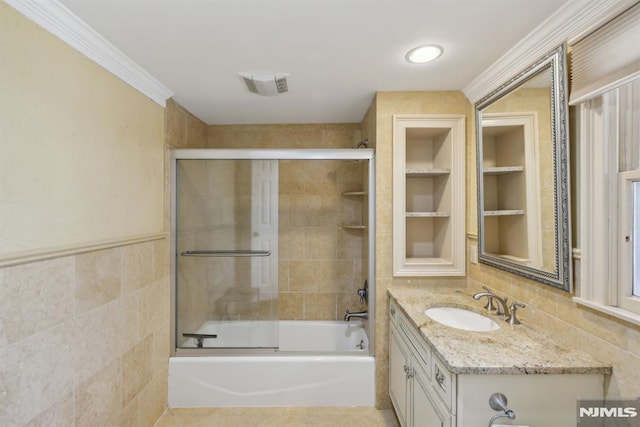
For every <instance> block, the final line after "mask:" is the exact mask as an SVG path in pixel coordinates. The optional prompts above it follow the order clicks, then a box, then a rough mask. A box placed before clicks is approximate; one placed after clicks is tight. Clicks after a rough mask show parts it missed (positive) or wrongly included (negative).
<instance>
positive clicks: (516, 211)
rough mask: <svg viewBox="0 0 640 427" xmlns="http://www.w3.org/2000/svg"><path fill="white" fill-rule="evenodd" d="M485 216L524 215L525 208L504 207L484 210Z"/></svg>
mask: <svg viewBox="0 0 640 427" xmlns="http://www.w3.org/2000/svg"><path fill="white" fill-rule="evenodd" d="M483 213H484V216H513V215H524V210H521V209H511V210H508V209H504V210H498V211H484V212H483Z"/></svg>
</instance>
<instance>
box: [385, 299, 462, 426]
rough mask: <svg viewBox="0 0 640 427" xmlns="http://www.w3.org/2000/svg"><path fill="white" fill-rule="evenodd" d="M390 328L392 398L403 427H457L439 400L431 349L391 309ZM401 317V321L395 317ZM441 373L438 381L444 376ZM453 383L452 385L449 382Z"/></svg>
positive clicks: (390, 385) (452, 417) (390, 383)
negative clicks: (433, 374) (434, 382)
mask: <svg viewBox="0 0 640 427" xmlns="http://www.w3.org/2000/svg"><path fill="white" fill-rule="evenodd" d="M391 309H392V313H393V314H392V320H391V322H390V326H389V395H390V397H391V401H392V402H393V406H394V408H395V410H396V414H397V416H398V419H399V420H400V424H401V425H402V426H403V427H411V426H415V427H419V426H429V427H432V426H433V427H445V426H446V427H453V426H455V417H454V416H453V415H452V414H451V413H450V411H449V410H448V409H447V408H446V406H445V404H444V402H442V400H441V399H440V398H438V394H439V393H438V391H437V389H439V388H440V386H439V385H438V384H437V380H435V381H436V384H433V382H432V376H431V371H432V369H431V360H432V355H431V350H430V349H429V348H428V347H427V346H425V345H424V344H423V342H422V340H420V339H419V338H418V337H417V336H416V333H417V331H413V330H411V326H410V324H408V323H407V322H406V321H404V322H403V321H402V318H400V317H399V316H400V314H399V313H397V311H396V310H397V309H396V308H395V306H393V305H392V306H391ZM394 315H397V316H398V317H397V321H394V319H393V317H394ZM439 375H440V374H438V377H437V378H438V379H440V378H441V377H440V376H439ZM449 384H450V383H449Z"/></svg>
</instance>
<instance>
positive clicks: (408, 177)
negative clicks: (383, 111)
mask: <svg viewBox="0 0 640 427" xmlns="http://www.w3.org/2000/svg"><path fill="white" fill-rule="evenodd" d="M393 126H394V129H393V135H394V136H393V236H394V237H393V268H394V275H395V276H463V275H464V274H465V248H464V244H465V241H464V238H465V235H464V230H465V224H464V219H465V178H464V172H465V119H464V116H443V115H394V117H393Z"/></svg>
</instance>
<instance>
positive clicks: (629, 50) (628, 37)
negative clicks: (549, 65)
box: [569, 3, 640, 105]
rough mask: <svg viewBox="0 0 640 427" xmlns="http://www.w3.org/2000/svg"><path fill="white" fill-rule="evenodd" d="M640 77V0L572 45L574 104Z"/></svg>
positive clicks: (572, 102) (571, 98)
mask: <svg viewBox="0 0 640 427" xmlns="http://www.w3.org/2000/svg"><path fill="white" fill-rule="evenodd" d="M638 77H640V3H637V4H636V5H635V6H633V7H632V8H630V9H629V10H627V11H626V12H624V13H622V14H621V15H619V16H618V17H616V18H615V19H613V20H611V21H610V22H608V23H607V24H605V25H604V26H602V27H601V28H599V29H598V30H596V31H594V32H593V33H591V34H590V35H588V36H587V37H585V38H583V39H582V40H580V41H578V42H577V43H575V44H574V45H573V46H571V96H570V99H569V103H570V104H572V105H575V104H578V103H580V102H583V101H586V100H588V99H591V98H594V97H596V96H599V95H601V94H603V93H604V92H607V91H609V90H611V89H614V88H616V87H618V86H620V85H623V84H625V83H628V82H630V81H631V80H633V79H635V78H638Z"/></svg>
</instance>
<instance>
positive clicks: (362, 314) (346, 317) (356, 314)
mask: <svg viewBox="0 0 640 427" xmlns="http://www.w3.org/2000/svg"><path fill="white" fill-rule="evenodd" d="M351 318H357V319H368V318H369V313H367V312H366V311H358V312H354V313H352V312H350V311H349V310H347V314H345V315H344V321H345V322H348V321H349V320H351Z"/></svg>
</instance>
